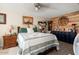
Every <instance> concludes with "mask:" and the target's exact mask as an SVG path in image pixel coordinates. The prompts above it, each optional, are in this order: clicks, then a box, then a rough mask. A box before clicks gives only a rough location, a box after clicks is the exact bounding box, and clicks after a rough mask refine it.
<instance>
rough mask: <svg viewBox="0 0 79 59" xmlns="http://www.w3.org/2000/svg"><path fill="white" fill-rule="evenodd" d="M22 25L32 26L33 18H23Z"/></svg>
mask: <svg viewBox="0 0 79 59" xmlns="http://www.w3.org/2000/svg"><path fill="white" fill-rule="evenodd" d="M23 24H33V17H31V16H23Z"/></svg>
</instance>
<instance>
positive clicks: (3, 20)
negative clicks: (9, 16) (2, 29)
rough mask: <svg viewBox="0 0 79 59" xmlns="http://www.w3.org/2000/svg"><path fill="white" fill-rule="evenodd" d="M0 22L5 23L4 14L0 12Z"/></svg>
mask: <svg viewBox="0 0 79 59" xmlns="http://www.w3.org/2000/svg"><path fill="white" fill-rule="evenodd" d="M0 24H6V14H3V13H0Z"/></svg>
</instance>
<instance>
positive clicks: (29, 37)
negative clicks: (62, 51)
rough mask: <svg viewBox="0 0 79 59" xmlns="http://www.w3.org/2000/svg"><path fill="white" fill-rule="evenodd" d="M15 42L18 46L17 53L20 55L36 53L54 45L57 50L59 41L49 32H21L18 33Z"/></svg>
mask: <svg viewBox="0 0 79 59" xmlns="http://www.w3.org/2000/svg"><path fill="white" fill-rule="evenodd" d="M24 31H25V30H24ZM26 32H27V31H26ZM17 42H18V46H19V51H18V54H21V55H37V54H38V53H40V52H43V51H46V50H48V49H50V48H52V47H56V49H57V50H59V42H58V40H57V38H56V36H55V35H53V34H49V33H41V32H31V33H25V32H21V33H19V34H18V38H17Z"/></svg>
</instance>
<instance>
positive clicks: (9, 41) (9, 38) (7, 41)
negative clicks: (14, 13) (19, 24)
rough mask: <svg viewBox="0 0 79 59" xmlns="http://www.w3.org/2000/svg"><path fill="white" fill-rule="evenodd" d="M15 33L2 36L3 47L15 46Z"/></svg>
mask: <svg viewBox="0 0 79 59" xmlns="http://www.w3.org/2000/svg"><path fill="white" fill-rule="evenodd" d="M16 40H17V35H6V36H3V42H4V43H3V49H6V48H11V47H15V46H16V45H17V41H16Z"/></svg>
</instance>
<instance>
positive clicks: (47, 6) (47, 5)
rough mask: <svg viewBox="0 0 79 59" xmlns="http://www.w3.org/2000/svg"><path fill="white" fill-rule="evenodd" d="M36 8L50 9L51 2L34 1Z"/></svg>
mask: <svg viewBox="0 0 79 59" xmlns="http://www.w3.org/2000/svg"><path fill="white" fill-rule="evenodd" d="M34 8H35V10H36V11H38V10H40V9H48V8H50V4H48V3H34Z"/></svg>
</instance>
